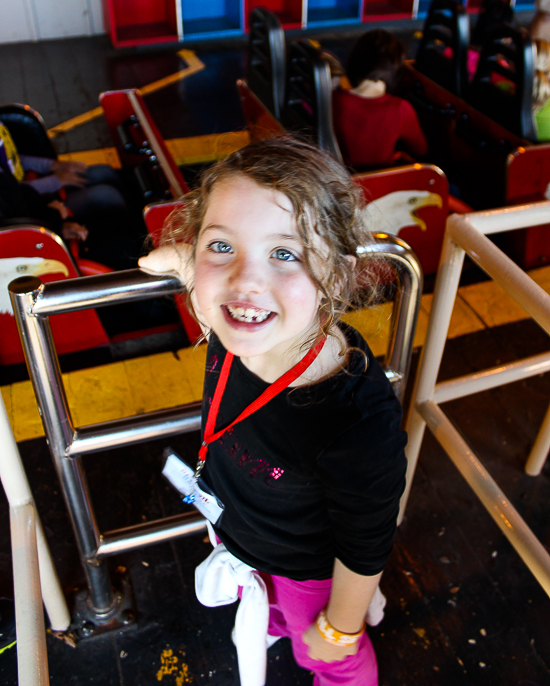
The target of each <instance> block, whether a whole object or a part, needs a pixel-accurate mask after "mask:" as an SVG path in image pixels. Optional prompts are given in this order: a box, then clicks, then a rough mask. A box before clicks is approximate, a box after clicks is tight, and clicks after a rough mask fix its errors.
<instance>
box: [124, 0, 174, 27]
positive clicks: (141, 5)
mask: <svg viewBox="0 0 550 686" xmlns="http://www.w3.org/2000/svg"><path fill="white" fill-rule="evenodd" d="M111 5H112V7H113V14H114V17H115V22H116V25H117V27H119V26H134V25H136V24H155V23H157V22H158V23H160V22H164V23H168V22H169V20H170V19H172V18H173V17H174V18H175V12H174V11H173V9H172V8H173V7H174V6H175V3H174V0H140V1H139V2H136V0H111ZM174 29H176V26H175V24H174Z"/></svg>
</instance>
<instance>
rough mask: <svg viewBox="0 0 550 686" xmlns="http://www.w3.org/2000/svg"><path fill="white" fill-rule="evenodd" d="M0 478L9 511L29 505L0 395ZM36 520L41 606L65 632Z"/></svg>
mask: <svg viewBox="0 0 550 686" xmlns="http://www.w3.org/2000/svg"><path fill="white" fill-rule="evenodd" d="M0 443H1V445H2V450H1V452H0V479H1V481H2V485H3V486H4V490H5V492H6V497H7V499H8V502H9V504H10V508H15V507H18V506H19V505H25V504H27V503H31V504H32V502H33V498H32V493H31V489H30V486H29V483H28V481H27V475H26V474H25V469H24V467H23V464H22V462H21V456H20V455H19V450H18V448H17V443H16V442H15V438H14V436H13V433H12V430H11V426H10V423H9V419H8V415H7V413H6V408H5V406H4V401H3V399H2V396H1V395H0ZM35 519H36V538H37V545H38V561H39V567H40V584H41V587H42V596H43V599H44V605H45V606H46V611H47V612H48V617H49V618H50V624H51V627H52V629H53V630H54V631H65V630H66V629H68V628H69V624H70V623H71V617H70V615H69V610H68V608H67V603H66V602H65V596H64V595H63V591H62V590H61V586H60V584H59V579H58V578H57V574H56V571H55V567H54V565H53V561H52V558H51V554H50V550H49V548H48V543H47V542H46V538H45V536H44V531H43V530H42V525H41V523H40V519H39V517H38V515H35Z"/></svg>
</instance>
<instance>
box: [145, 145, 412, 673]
mask: <svg viewBox="0 0 550 686" xmlns="http://www.w3.org/2000/svg"><path fill="white" fill-rule="evenodd" d="M361 209H362V206H361V200H360V193H359V191H358V189H357V188H356V187H355V186H354V184H353V183H352V181H351V179H350V177H349V176H348V174H347V172H346V171H345V170H344V169H343V168H342V167H341V166H340V165H339V164H338V163H336V162H335V161H334V160H332V158H331V157H329V156H328V155H326V154H323V153H322V152H320V151H319V150H317V149H315V148H313V147H310V146H309V145H307V144H305V143H302V142H297V141H294V140H292V139H288V138H275V139H271V140H268V141H264V142H261V143H258V144H256V145H251V146H248V147H246V148H243V149H242V150H239V151H238V152H235V153H233V154H232V155H231V156H229V157H228V158H226V159H225V160H223V161H222V162H220V163H218V164H217V165H215V166H214V167H212V168H210V169H209V170H207V171H206V173H205V175H204V176H203V178H202V183H201V185H200V187H199V188H197V189H196V190H194V191H192V192H191V193H190V194H189V195H188V196H186V198H185V209H184V210H183V212H182V213H181V214H180V215H179V216H178V217H176V219H175V220H174V221H173V222H172V226H173V228H172V230H171V235H170V238H169V240H168V242H167V243H166V245H165V246H164V247H162V248H160V249H159V250H156V251H154V252H152V253H151V254H150V255H148V256H147V257H145V258H142V259H141V260H140V266H142V267H144V268H146V269H148V270H152V271H170V270H176V271H177V272H178V273H179V275H180V276H181V278H182V279H183V280H184V282H185V283H186V285H187V288H188V292H189V293H190V298H191V302H192V305H193V308H194V311H195V313H196V316H197V318H198V320H199V321H200V323H201V325H202V326H203V328H204V331H205V333H206V335H207V337H208V353H207V364H206V377H205V386H204V401H203V440H204V443H203V446H202V447H201V451H200V452H201V455H200V458H201V464H202V465H203V468H202V472H201V477H202V478H203V479H204V482H205V483H206V484H207V486H208V487H209V488H210V489H211V491H212V492H213V493H214V494H215V495H216V496H217V498H218V499H219V500H220V501H221V502H222V503H223V506H224V508H225V509H224V512H223V514H222V516H221V518H220V519H219V520H218V521H217V523H216V524H215V527H214V528H215V533H216V536H217V537H218V539H219V540H220V541H221V542H222V543H223V545H224V546H225V548H226V549H227V551H229V553H231V555H232V556H234V557H236V558H238V560H240V561H242V562H244V563H246V565H248V566H249V568H253V569H254V570H258V571H259V572H260V576H261V579H262V580H263V583H265V587H266V588H267V592H268V595H269V604H270V616H269V634H270V635H272V636H288V637H290V639H291V641H292V647H293V650H294V655H295V657H296V661H297V662H298V664H300V665H301V666H302V667H305V668H306V669H309V670H311V671H313V672H314V674H315V679H314V684H316V685H317V686H329V685H335V684H345V685H347V686H359V685H361V686H374V685H376V684H377V683H378V677H377V667H376V659H375V656H374V651H373V648H372V645H371V643H370V640H369V638H368V636H367V634H366V632H365V615H366V612H367V609H368V608H369V605H370V603H371V599H372V597H373V594H374V593H375V591H376V589H377V586H378V582H379V579H380V575H381V573H382V570H383V568H384V565H385V564H386V561H387V559H388V556H389V554H390V551H391V547H392V541H393V537H394V533H395V527H396V517H397V512H398V504H399V498H400V495H401V493H402V491H403V487H404V478H405V457H404V454H403V448H404V445H405V442H406V439H405V435H404V433H403V432H402V431H401V430H400V421H401V409H400V405H399V403H398V401H397V399H396V397H395V395H394V393H393V391H392V389H391V386H390V384H389V383H388V381H387V379H386V376H385V374H384V373H383V371H382V370H381V368H380V366H379V365H378V363H377V362H376V360H375V359H374V357H373V355H372V353H371V351H370V350H369V348H368V346H367V344H366V343H365V341H364V340H363V339H362V337H361V336H360V335H359V334H358V332H357V331H355V330H354V329H352V328H351V327H349V326H345V325H343V324H341V323H339V318H340V315H341V314H342V312H343V311H344V310H345V309H346V308H347V307H348V305H349V303H350V301H351V300H353V301H354V302H356V301H357V300H358V297H359V294H360V289H359V287H358V278H357V277H358V275H359V273H360V272H361V277H362V279H363V283H365V281H364V278H365V265H364V264H358V262H357V259H356V253H357V249H358V248H359V247H361V246H364V245H365V244H367V243H368V242H369V241H370V240H371V239H370V238H369V235H368V232H367V230H366V229H365V227H364V225H363V220H362V213H361ZM372 271H373V273H374V274H375V270H372ZM368 280H369V283H374V282H375V276H373V275H371V276H369V277H368ZM363 295H364V293H363ZM370 295H372V293H371V294H370ZM281 377H282V380H281ZM264 393H267V398H266V396H265V395H263V394H264ZM259 398H261V400H260V401H258V399H259ZM255 401H258V402H255ZM264 401H265V404H262V403H264ZM245 409H246V410H247V411H246V412H245V418H241V413H243V411H244V410H245ZM235 420H237V421H235ZM223 429H226V430H225V432H223V433H222V434H221V435H219V433H218V432H220V431H221V430H223ZM219 547H220V546H219ZM216 550H217V549H216ZM264 645H265V641H264ZM239 660H240V657H239ZM241 676H242V675H241ZM264 678H265V675H264ZM260 683H263V682H260Z"/></svg>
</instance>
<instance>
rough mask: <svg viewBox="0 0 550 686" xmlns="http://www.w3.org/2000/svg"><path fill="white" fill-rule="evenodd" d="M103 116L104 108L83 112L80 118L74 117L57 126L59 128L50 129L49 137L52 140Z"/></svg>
mask: <svg viewBox="0 0 550 686" xmlns="http://www.w3.org/2000/svg"><path fill="white" fill-rule="evenodd" d="M102 115H103V108H102V107H94V109H93V110H88V112H83V113H82V114H79V115H78V116H76V117H73V118H72V119H67V121H64V122H62V123H61V124H57V126H53V127H52V128H51V129H48V136H49V137H50V138H55V137H56V136H59V134H60V133H64V132H65V131H70V130H71V129H75V128H76V127H77V126H82V124H87V123H88V122H89V121H92V119H96V118H97V117H101V116H102Z"/></svg>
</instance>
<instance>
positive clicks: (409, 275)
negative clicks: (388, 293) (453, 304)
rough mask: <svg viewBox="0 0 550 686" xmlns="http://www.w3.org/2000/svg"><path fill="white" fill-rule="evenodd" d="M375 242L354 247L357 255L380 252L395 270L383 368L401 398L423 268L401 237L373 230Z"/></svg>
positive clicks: (408, 361)
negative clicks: (391, 309)
mask: <svg viewBox="0 0 550 686" xmlns="http://www.w3.org/2000/svg"><path fill="white" fill-rule="evenodd" d="M373 238H374V243H371V244H369V245H367V246H365V247H361V248H359V249H358V250H357V255H358V257H360V258H361V257H363V256H365V255H367V254H368V255H380V257H381V258H382V259H383V260H384V261H385V262H388V263H389V264H390V265H391V266H392V268H393V269H394V270H395V274H396V277H397V281H398V283H399V288H398V289H397V293H396V297H395V301H394V306H393V311H392V318H391V326H390V330H391V332H390V342H389V345H388V350H387V353H386V356H385V359H384V363H383V368H384V370H385V372H386V374H387V376H388V378H389V379H390V381H391V382H392V385H393V388H394V391H395V394H396V395H397V397H398V398H399V400H400V401H401V402H403V396H404V394H405V387H406V385H407V379H408V375H409V368H410V364H411V355H412V348H413V342H414V332H415V329H416V322H417V319H418V312H419V310H420V300H421V297H422V282H423V275H422V268H421V266H420V262H419V260H418V257H417V256H416V255H415V253H414V251H413V250H412V249H411V248H410V247H409V246H408V245H407V243H405V242H404V241H402V240H401V239H400V238H398V237H397V236H393V235H391V234H386V233H375V234H373Z"/></svg>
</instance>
